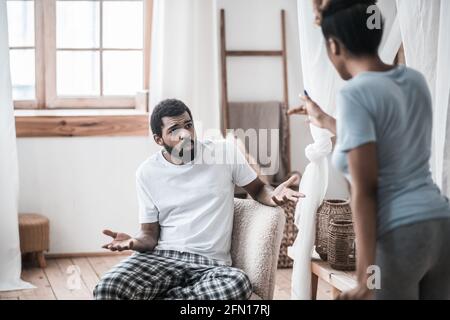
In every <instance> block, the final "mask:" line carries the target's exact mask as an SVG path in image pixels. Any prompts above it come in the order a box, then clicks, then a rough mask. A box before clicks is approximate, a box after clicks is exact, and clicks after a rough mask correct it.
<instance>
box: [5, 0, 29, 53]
mask: <svg viewBox="0 0 450 320" xmlns="http://www.w3.org/2000/svg"><path fill="white" fill-rule="evenodd" d="M7 12H8V33H9V46H10V47H34V1H8V2H7Z"/></svg>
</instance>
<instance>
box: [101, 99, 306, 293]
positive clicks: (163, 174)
mask: <svg viewBox="0 0 450 320" xmlns="http://www.w3.org/2000/svg"><path fill="white" fill-rule="evenodd" d="M151 130H152V132H153V138H154V139H155V141H156V143H157V144H158V145H160V146H162V147H163V148H162V150H161V151H159V152H157V153H156V154H154V155H152V156H151V157H150V158H148V159H147V160H146V161H145V162H144V163H142V164H141V166H140V167H139V169H138V170H137V173H136V184H137V194H138V201H139V221H140V224H141V231H140V233H139V234H138V235H137V236H135V237H131V236H129V235H127V234H124V233H120V232H113V231H110V230H105V231H104V234H106V235H108V236H110V237H112V241H111V242H110V243H108V244H106V245H104V246H103V247H104V248H105V249H108V250H111V251H123V250H134V251H136V252H135V253H134V254H133V255H132V256H130V257H129V258H127V259H125V260H124V261H122V262H121V263H119V264H118V265H117V266H115V267H114V268H113V269H112V270H110V271H109V272H107V273H106V274H105V275H104V276H103V278H102V279H101V280H100V282H99V283H98V284H97V286H96V287H95V289H94V297H95V299H145V300H148V299H198V300H200V299H221V300H227V299H233V300H235V299H248V298H249V297H250V295H251V293H252V288H251V283H250V281H249V279H248V277H247V276H246V274H245V273H244V272H243V271H241V270H239V269H237V268H233V267H231V257H230V249H231V248H230V247H231V233H232V227H233V212H234V211H233V199H234V186H235V185H237V186H240V187H243V188H244V189H245V190H246V191H247V192H248V193H249V194H250V196H251V197H252V198H253V199H255V200H257V201H258V202H260V203H262V204H264V205H267V206H273V207H275V206H278V205H282V204H284V203H285V202H287V201H294V202H297V201H298V199H299V198H301V197H303V195H302V194H301V193H299V192H296V191H294V190H291V189H290V188H289V187H290V186H291V185H292V184H294V183H296V182H297V181H296V180H298V178H297V177H295V176H294V177H292V178H290V179H289V180H287V181H286V182H284V183H283V184H281V185H280V186H279V187H277V188H276V189H273V188H272V187H271V186H269V185H265V184H264V183H263V182H262V181H261V180H260V179H259V178H258V176H257V174H256V173H255V171H254V170H253V169H252V168H251V167H250V165H249V164H248V162H247V161H246V160H245V158H244V156H243V155H242V153H241V152H240V151H239V150H238V148H236V147H235V145H234V144H233V143H231V142H227V141H226V140H221V141H210V140H205V141H200V140H198V139H197V137H196V132H195V129H194V123H193V118H192V115H191V111H190V110H189V108H188V107H187V106H186V105H185V104H184V103H183V102H181V101H179V100H174V99H171V100H165V101H162V102H161V103H159V104H158V105H157V106H156V107H155V109H154V110H153V113H152V115H151Z"/></svg>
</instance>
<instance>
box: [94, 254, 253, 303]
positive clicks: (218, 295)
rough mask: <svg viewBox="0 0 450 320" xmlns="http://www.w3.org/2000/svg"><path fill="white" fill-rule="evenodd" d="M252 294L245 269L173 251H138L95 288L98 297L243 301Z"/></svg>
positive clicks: (108, 273)
mask: <svg viewBox="0 0 450 320" xmlns="http://www.w3.org/2000/svg"><path fill="white" fill-rule="evenodd" d="M251 294H252V287H251V283H250V281H249V279H248V277H247V275H246V274H245V273H244V272H243V271H241V270H239V269H237V268H233V267H228V266H224V265H221V264H219V263H218V262H217V261H215V260H212V259H208V258H206V257H204V256H200V255H197V254H193V253H188V252H183V253H181V252H178V251H171V250H161V251H154V252H148V253H135V254H134V255H132V256H130V257H129V258H127V259H125V260H124V261H122V262H120V263H119V264H118V265H116V266H115V267H114V268H113V269H112V270H110V271H109V272H107V273H106V274H105V275H104V276H103V277H102V279H101V280H100V282H99V283H98V284H97V286H96V287H95V289H94V298H95V299H97V300H119V299H120V300H128V299H139V300H150V299H183V300H240V299H248V298H249V297H250V296H251Z"/></svg>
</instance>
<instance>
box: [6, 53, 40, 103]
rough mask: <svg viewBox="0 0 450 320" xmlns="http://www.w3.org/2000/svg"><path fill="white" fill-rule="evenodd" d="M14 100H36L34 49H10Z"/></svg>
mask: <svg viewBox="0 0 450 320" xmlns="http://www.w3.org/2000/svg"><path fill="white" fill-rule="evenodd" d="M10 62H11V64H10V65H11V82H12V87H13V100H34V98H35V91H36V90H35V77H34V75H35V73H34V70H35V69H34V63H35V62H34V49H20V50H19V49H13V50H10Z"/></svg>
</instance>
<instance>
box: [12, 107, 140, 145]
mask: <svg viewBox="0 0 450 320" xmlns="http://www.w3.org/2000/svg"><path fill="white" fill-rule="evenodd" d="M14 114H15V118H16V134H17V137H18V138H25V137H95V136H109V137H111V136H148V135H149V116H148V113H144V112H140V111H136V110H15V112H14Z"/></svg>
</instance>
